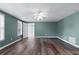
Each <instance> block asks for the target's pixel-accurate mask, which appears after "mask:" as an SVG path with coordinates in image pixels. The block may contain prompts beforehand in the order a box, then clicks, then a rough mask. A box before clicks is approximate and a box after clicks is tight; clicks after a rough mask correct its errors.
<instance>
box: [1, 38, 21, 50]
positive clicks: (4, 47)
mask: <svg viewBox="0 0 79 59" xmlns="http://www.w3.org/2000/svg"><path fill="white" fill-rule="evenodd" d="M20 40H21V39H17V40H16V41H14V42H11V43H9V44H7V45H5V46H3V47H0V50H2V49H4V48H6V47H8V46H10V45H12V44H14V43H15V42H18V41H20Z"/></svg>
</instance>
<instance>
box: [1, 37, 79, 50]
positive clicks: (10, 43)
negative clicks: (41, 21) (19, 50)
mask: <svg viewBox="0 0 79 59" xmlns="http://www.w3.org/2000/svg"><path fill="white" fill-rule="evenodd" d="M35 38H58V39H60V40H62V41H64V42H66V43H68V44H71V45H73V46H75V47H77V48H79V46H78V45H76V44H73V43H71V42H68V41H66V40H64V39H62V38H60V37H58V36H35ZM20 40H21V39H18V40H16V41H14V42H11V43H9V44H7V45H5V46H3V47H1V48H0V50H1V49H4V48H6V47H8V46H10V45H12V44H14V43H15V42H18V41H20Z"/></svg>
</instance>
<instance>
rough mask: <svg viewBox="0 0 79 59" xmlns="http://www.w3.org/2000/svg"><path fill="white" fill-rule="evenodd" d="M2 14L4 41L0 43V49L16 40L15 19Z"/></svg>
mask: <svg viewBox="0 0 79 59" xmlns="http://www.w3.org/2000/svg"><path fill="white" fill-rule="evenodd" d="M2 13H3V12H2ZM3 14H4V15H5V40H4V41H2V42H0V47H3V46H5V45H7V44H9V43H11V42H13V41H15V40H17V18H15V17H13V16H11V15H8V14H6V13H3Z"/></svg>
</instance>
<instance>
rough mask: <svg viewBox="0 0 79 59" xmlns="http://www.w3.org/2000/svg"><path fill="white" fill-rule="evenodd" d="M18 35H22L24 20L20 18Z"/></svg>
mask: <svg viewBox="0 0 79 59" xmlns="http://www.w3.org/2000/svg"><path fill="white" fill-rule="evenodd" d="M17 35H18V36H21V35H22V22H21V21H19V20H18V31H17Z"/></svg>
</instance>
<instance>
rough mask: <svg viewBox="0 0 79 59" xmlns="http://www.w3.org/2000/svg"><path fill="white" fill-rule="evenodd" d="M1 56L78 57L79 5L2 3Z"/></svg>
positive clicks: (0, 6) (0, 17)
mask: <svg viewBox="0 0 79 59" xmlns="http://www.w3.org/2000/svg"><path fill="white" fill-rule="evenodd" d="M0 55H79V3H0Z"/></svg>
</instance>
